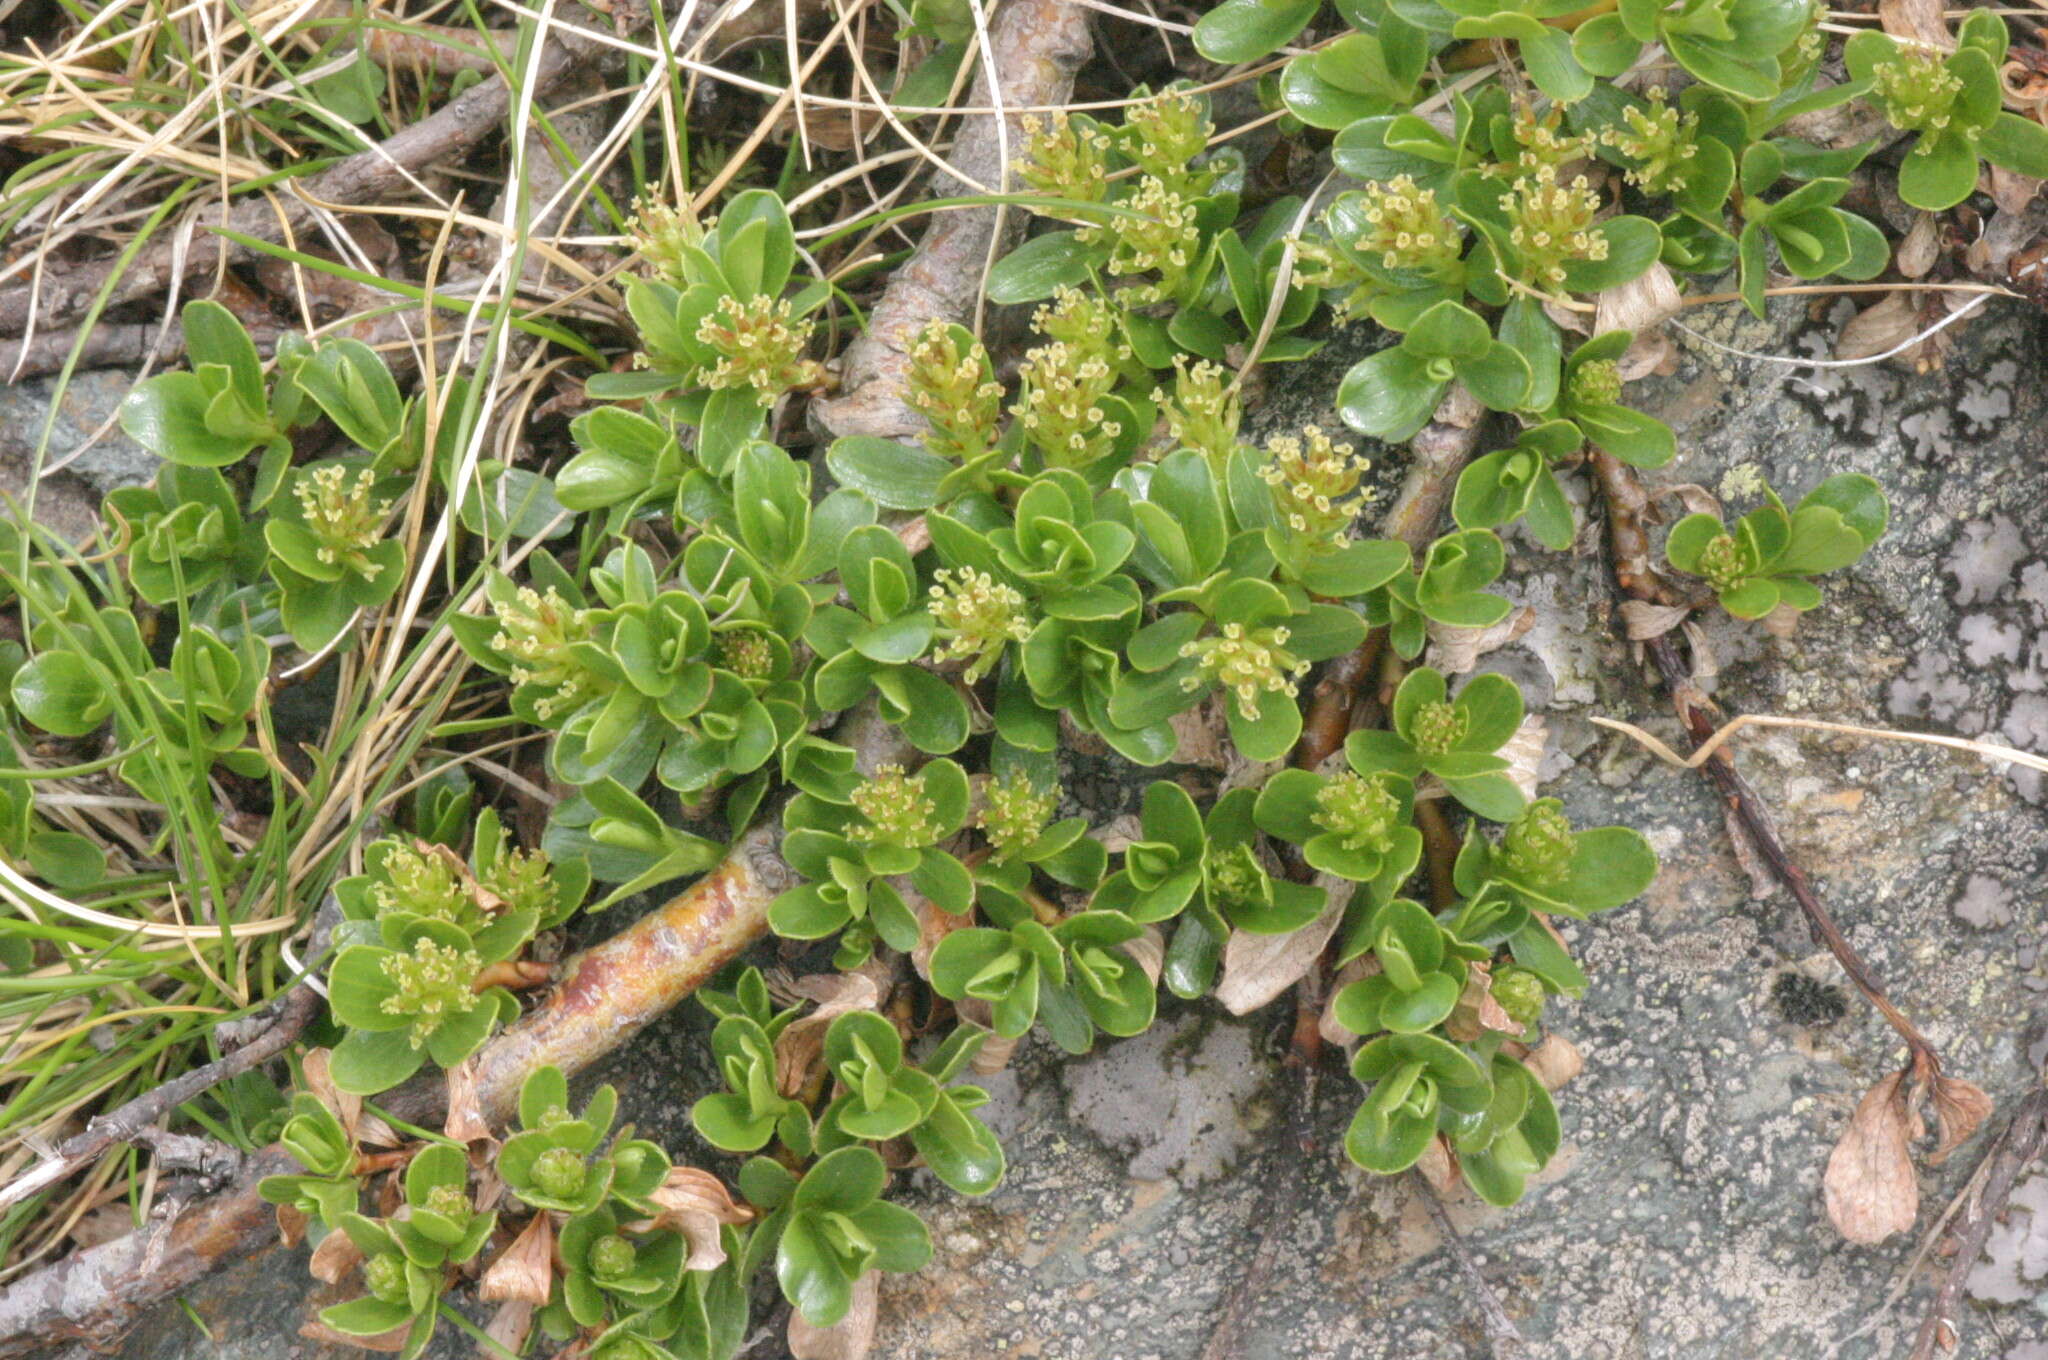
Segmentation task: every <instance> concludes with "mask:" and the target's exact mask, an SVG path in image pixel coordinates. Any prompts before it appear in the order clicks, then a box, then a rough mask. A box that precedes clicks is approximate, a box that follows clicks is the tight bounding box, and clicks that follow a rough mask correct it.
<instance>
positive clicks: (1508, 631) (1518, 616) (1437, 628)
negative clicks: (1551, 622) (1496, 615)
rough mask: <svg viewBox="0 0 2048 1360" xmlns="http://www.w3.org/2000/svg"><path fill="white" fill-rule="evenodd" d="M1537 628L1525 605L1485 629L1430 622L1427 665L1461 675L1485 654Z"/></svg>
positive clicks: (1532, 611) (1477, 662) (1450, 673)
mask: <svg viewBox="0 0 2048 1360" xmlns="http://www.w3.org/2000/svg"><path fill="white" fill-rule="evenodd" d="M1535 626H1536V611H1535V610H1533V609H1531V608H1530V607H1529V606H1527V605H1523V606H1522V607H1521V608H1520V609H1517V610H1514V611H1513V612H1511V613H1510V614H1509V615H1508V616H1507V617H1506V618H1504V619H1502V620H1501V621H1500V622H1499V623H1496V624H1493V625H1491V626H1489V627H1485V628H1467V627H1461V626H1460V625H1457V624H1451V623H1438V622H1437V621H1436V620H1435V619H1431V620H1429V623H1428V627H1429V664H1430V665H1432V666H1434V667H1436V668H1437V669H1438V670H1440V671H1442V672H1443V673H1444V674H1446V675H1463V674H1465V672H1467V671H1469V670H1471V669H1472V668H1473V667H1474V666H1476V665H1478V664H1479V658H1480V657H1482V656H1485V655H1486V654H1487V653H1488V652H1497V651H1499V650H1500V649H1501V648H1503V647H1505V646H1507V645H1508V644H1509V643H1510V642H1514V641H1517V640H1518V639H1520V638H1521V636H1522V635H1523V634H1524V633H1527V632H1528V631H1529V630H1530V629H1531V628H1534V627H1535Z"/></svg>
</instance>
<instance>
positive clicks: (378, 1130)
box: [299, 1048, 405, 1148]
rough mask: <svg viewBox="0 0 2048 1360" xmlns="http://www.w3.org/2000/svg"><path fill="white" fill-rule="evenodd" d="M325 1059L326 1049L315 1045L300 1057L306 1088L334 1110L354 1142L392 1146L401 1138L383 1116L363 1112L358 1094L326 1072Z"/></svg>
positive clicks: (326, 1057)
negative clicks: (337, 1084) (347, 1089)
mask: <svg viewBox="0 0 2048 1360" xmlns="http://www.w3.org/2000/svg"><path fill="white" fill-rule="evenodd" d="M328 1059H329V1055H328V1050H326V1049H324V1048H315V1049H311V1050H309V1051H308V1052H307V1053H306V1055H305V1057H303V1058H302V1059H300V1060H299V1065H300V1069H301V1070H302V1071H303V1072H304V1073H305V1087H306V1090H308V1091H310V1092H312V1094H313V1097H314V1099H316V1100H318V1101H319V1102H320V1103H321V1104H322V1105H325V1106H326V1107H327V1108H328V1109H330V1110H332V1111H333V1112H334V1117H335V1118H336V1119H338V1120H340V1121H341V1127H342V1131H343V1132H344V1133H346V1134H348V1136H349V1137H350V1138H352V1139H353V1140H355V1141H356V1142H358V1143H368V1144H369V1145H370V1146H372V1147H386V1148H395V1147H397V1146H398V1145H399V1144H400V1143H402V1142H404V1141H405V1140H404V1139H402V1138H400V1137H399V1136H398V1134H397V1133H396V1132H395V1131H394V1130H393V1129H392V1127H391V1126H390V1125H389V1124H387V1123H385V1122H384V1121H383V1119H382V1118H380V1117H379V1116H377V1115H375V1114H365V1113H364V1112H363V1098H362V1097H361V1096H355V1095H350V1094H349V1093H348V1092H346V1091H344V1090H342V1089H341V1088H340V1087H338V1086H336V1085H335V1084H334V1079H333V1078H332V1077H330V1076H328V1074H327V1064H328Z"/></svg>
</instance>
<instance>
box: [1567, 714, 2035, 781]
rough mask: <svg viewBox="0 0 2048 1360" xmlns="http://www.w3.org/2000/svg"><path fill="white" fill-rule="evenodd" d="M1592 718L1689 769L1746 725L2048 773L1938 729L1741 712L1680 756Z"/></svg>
mask: <svg viewBox="0 0 2048 1360" xmlns="http://www.w3.org/2000/svg"><path fill="white" fill-rule="evenodd" d="M1593 721H1594V722H1595V723H1597V724H1599V725H1600V726H1601V727H1606V728H1611V729H1612V730H1614V731H1616V732H1620V733H1622V734H1624V735H1625V736H1628V737H1631V738H1633V739H1634V740H1635V741H1637V742H1639V743H1640V744H1641V745H1643V746H1644V747H1645V748H1647V749H1648V750H1649V752H1650V753H1651V754H1652V755H1654V756H1656V757H1657V758H1658V759H1659V760H1662V761H1664V762H1665V763H1666V764H1670V765H1677V766H1680V767H1682V768H1684V769H1688V770H1697V769H1698V768H1699V767H1700V766H1702V765H1704V764H1706V763H1707V761H1709V760H1711V759H1712V758H1713V755H1714V752H1716V751H1718V750H1720V749H1721V747H1722V746H1723V745H1724V744H1726V743H1727V741H1728V739H1729V738H1730V737H1733V736H1734V735H1735V734H1736V733H1737V732H1739V731H1741V730H1742V729H1743V728H1745V727H1793V728H1800V729H1803V730H1805V731H1808V732H1832V733H1834V734H1836V735H1838V736H1845V737H1870V738H1872V739H1874V740H1877V741H1909V742H1919V743H1921V744H1923V745H1927V746H1946V747H1948V748H1949V749H1950V750H1952V751H1968V752H1969V753H1970V754H1972V755H1976V756H1982V757H1983V758H1984V759H1986V760H1994V761H2002V762H2010V763H2011V764H2014V765H2023V766H2025V767H2026V768H2027V769H2030V770H2039V771H2041V772H2042V773H2044V774H2048V759H2044V758H2042V757H2040V756H2037V755H2032V754H2030V753H2028V752H2026V751H2019V750H2015V749H2013V748H2012V747H2010V746H2001V745H1999V744H1998V743H1997V742H1995V741H1971V740H1969V739H1968V738H1966V737H1948V736H1943V735H1941V734H1940V733H1938V732H1900V731H1897V730H1895V729H1893V728H1889V727H1858V726H1856V725H1855V724H1854V723H1833V722H1821V721H1820V720H1819V719H1817V718H1785V717H1779V716H1778V715H1776V714H1771V713H1744V714H1742V715H1740V716H1739V717H1734V718H1730V719H1729V720H1728V721H1727V722H1725V723H1723V724H1721V726H1720V727H1718V728H1716V729H1715V730H1714V733H1713V735H1711V736H1709V737H1707V738H1706V739H1705V740H1703V741H1701V742H1700V744H1699V745H1698V746H1696V747H1694V748H1693V753H1692V754H1691V755H1690V756H1681V755H1679V754H1678V752H1676V751H1674V750H1672V749H1671V748H1670V747H1669V746H1666V745H1665V744H1664V743H1663V742H1661V741H1659V740H1657V738H1655V737H1653V736H1651V735H1650V734H1649V733H1648V732H1645V731H1644V730H1643V729H1642V728H1640V727H1637V726H1636V725H1635V724H1634V723H1625V722H1621V721H1619V720H1617V719H1614V718H1601V717H1595V718H1594V719H1593Z"/></svg>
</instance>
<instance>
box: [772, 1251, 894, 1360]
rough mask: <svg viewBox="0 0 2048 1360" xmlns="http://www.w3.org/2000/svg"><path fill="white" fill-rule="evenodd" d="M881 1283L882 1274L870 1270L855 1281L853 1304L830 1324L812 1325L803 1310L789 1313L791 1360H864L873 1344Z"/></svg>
mask: <svg viewBox="0 0 2048 1360" xmlns="http://www.w3.org/2000/svg"><path fill="white" fill-rule="evenodd" d="M880 1284H881V1277H880V1276H879V1275H878V1274H876V1273H875V1272H874V1271H872V1270H871V1271H869V1272H868V1273H867V1274H865V1275H863V1276H861V1277H860V1278H859V1279H858V1280H855V1281H854V1282H853V1302H852V1305H851V1306H850V1307H848V1308H847V1310H846V1315H845V1316H844V1317H842V1318H840V1319H839V1321H837V1322H835V1323H833V1324H832V1325H831V1326H830V1327H813V1326H812V1325H811V1324H810V1323H808V1322H805V1321H804V1315H803V1314H802V1313H797V1312H793V1313H791V1314H790V1315H789V1353H790V1355H791V1357H793V1360H864V1357H865V1356H866V1355H867V1353H868V1350H869V1349H870V1348H871V1347H872V1346H873V1345H874V1344H875V1315H876V1302H877V1300H878V1298H879V1297H880V1289H879V1287H880Z"/></svg>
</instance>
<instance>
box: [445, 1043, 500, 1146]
mask: <svg viewBox="0 0 2048 1360" xmlns="http://www.w3.org/2000/svg"><path fill="white" fill-rule="evenodd" d="M441 1132H442V1133H443V1134H445V1135H446V1136H448V1137H449V1138H452V1139H454V1140H455V1141H456V1142H458V1143H477V1142H488V1141H491V1139H492V1134H491V1126H490V1123H489V1121H487V1120H486V1119H485V1118H484V1107H483V1103H482V1102H481V1101H480V1100H479V1099H478V1098H477V1093H476V1060H475V1058H474V1057H470V1058H464V1059H463V1060H462V1061H461V1062H459V1063H457V1064H455V1066H454V1067H452V1068H450V1069H449V1070H448V1118H447V1120H446V1121H444V1122H443V1123H442V1125H441Z"/></svg>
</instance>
